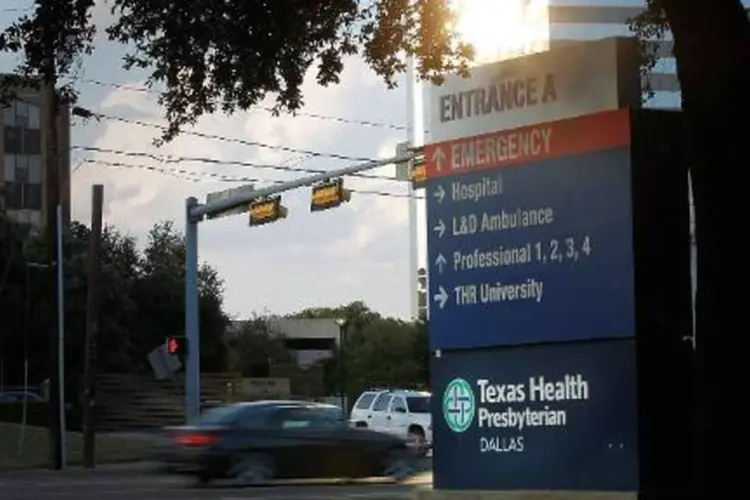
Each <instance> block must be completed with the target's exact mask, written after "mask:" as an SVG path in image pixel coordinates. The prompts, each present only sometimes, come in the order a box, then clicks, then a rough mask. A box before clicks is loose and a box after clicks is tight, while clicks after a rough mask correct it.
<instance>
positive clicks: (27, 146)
mask: <svg viewBox="0 0 750 500" xmlns="http://www.w3.org/2000/svg"><path fill="white" fill-rule="evenodd" d="M21 152H22V153H23V154H25V155H40V154H42V131H41V130H39V129H36V130H32V129H29V128H27V129H23V144H22V145H21Z"/></svg>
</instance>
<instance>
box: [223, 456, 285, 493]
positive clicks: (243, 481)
mask: <svg viewBox="0 0 750 500" xmlns="http://www.w3.org/2000/svg"><path fill="white" fill-rule="evenodd" d="M228 475H229V477H231V478H232V479H233V480H234V481H235V482H236V483H238V484H239V485H240V486H258V485H263V484H266V483H268V481H271V480H273V479H274V477H276V467H275V465H274V463H273V459H272V458H271V457H270V456H268V455H265V454H262V453H253V454H248V455H240V456H239V457H237V459H236V460H235V461H234V463H233V465H232V467H231V468H230V470H229V474H228Z"/></svg>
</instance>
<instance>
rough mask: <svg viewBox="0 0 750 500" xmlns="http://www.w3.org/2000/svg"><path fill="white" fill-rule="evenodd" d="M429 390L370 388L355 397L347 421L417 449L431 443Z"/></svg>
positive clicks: (422, 451) (420, 451)
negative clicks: (399, 438)
mask: <svg viewBox="0 0 750 500" xmlns="http://www.w3.org/2000/svg"><path fill="white" fill-rule="evenodd" d="M431 396H432V395H431V394H430V393H429V392H422V391H405V390H386V389H373V390H370V391H365V392H363V393H362V394H361V395H360V396H359V398H357V401H356V403H354V407H353V408H352V413H351V416H350V419H349V421H350V423H351V425H353V426H354V427H368V428H370V429H372V430H374V431H379V432H387V433H389V434H395V435H397V436H400V437H402V438H404V439H407V440H409V442H410V443H412V444H413V446H414V447H415V449H416V450H417V451H418V452H419V453H420V454H423V453H426V452H427V449H429V448H430V447H431V446H432V414H431V413H430V397H431Z"/></svg>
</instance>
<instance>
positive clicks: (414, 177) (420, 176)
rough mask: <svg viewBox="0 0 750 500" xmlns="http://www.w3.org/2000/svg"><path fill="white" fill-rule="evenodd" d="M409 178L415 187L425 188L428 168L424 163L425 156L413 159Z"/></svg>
mask: <svg viewBox="0 0 750 500" xmlns="http://www.w3.org/2000/svg"><path fill="white" fill-rule="evenodd" d="M409 180H410V181H411V186H412V188H413V189H420V188H423V187H424V185H425V183H426V182H427V168H426V167H425V164H424V157H421V158H415V159H414V160H412V161H411V172H409Z"/></svg>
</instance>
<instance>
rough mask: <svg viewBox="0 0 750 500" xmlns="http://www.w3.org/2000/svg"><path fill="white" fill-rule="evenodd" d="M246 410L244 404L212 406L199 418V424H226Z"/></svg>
mask: <svg viewBox="0 0 750 500" xmlns="http://www.w3.org/2000/svg"><path fill="white" fill-rule="evenodd" d="M244 411H245V408H244V407H243V406H242V405H229V406H219V407H216V408H211V409H210V410H207V411H205V412H204V413H203V414H202V415H201V416H200V418H199V419H198V425H225V424H228V423H231V422H234V421H235V420H237V418H238V417H239V416H240V415H241V414H242V413H243V412H244Z"/></svg>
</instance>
